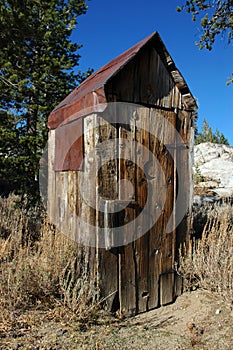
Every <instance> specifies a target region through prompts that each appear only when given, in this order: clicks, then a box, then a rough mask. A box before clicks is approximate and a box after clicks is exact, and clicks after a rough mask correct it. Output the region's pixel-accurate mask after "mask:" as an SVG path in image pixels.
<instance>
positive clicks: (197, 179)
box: [193, 164, 204, 185]
mask: <svg viewBox="0 0 233 350" xmlns="http://www.w3.org/2000/svg"><path fill="white" fill-rule="evenodd" d="M203 180H204V178H203V176H202V175H201V170H200V168H199V166H198V165H197V164H195V170H194V174H193V181H194V184H195V185H197V184H199V183H200V182H202V181H203Z"/></svg>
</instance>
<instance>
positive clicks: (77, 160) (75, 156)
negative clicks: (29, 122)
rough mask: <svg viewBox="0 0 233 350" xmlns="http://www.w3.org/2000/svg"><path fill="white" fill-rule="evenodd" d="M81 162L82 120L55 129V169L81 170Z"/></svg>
mask: <svg viewBox="0 0 233 350" xmlns="http://www.w3.org/2000/svg"><path fill="white" fill-rule="evenodd" d="M82 162H83V120H82V119H77V120H75V121H74V122H73V123H70V124H66V125H63V126H60V127H58V128H57V129H56V130H55V161H54V170H55V171H65V170H81V169H82Z"/></svg>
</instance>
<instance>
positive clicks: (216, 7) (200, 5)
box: [176, 0, 233, 85]
mask: <svg viewBox="0 0 233 350" xmlns="http://www.w3.org/2000/svg"><path fill="white" fill-rule="evenodd" d="M176 9H177V11H178V12H181V11H183V10H186V12H188V13H191V15H192V20H193V21H196V20H197V18H200V24H201V27H202V34H201V38H200V40H199V42H197V45H198V46H199V48H200V49H203V48H205V49H207V50H212V47H213V44H214V42H215V39H216V37H217V36H218V35H221V36H224V37H226V38H227V42H228V44H230V43H231V42H232V40H233V1H232V0H225V1H224V0H223V1H220V0H212V1H209V0H190V1H185V4H184V5H183V6H181V7H177V8H176ZM231 82H233V78H232V77H231V78H229V79H228V81H227V85H229V84H230V83H231Z"/></svg>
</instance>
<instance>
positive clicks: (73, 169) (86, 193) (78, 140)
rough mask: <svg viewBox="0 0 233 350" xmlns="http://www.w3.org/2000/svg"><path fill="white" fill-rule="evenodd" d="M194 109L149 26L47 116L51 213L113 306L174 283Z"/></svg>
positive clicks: (157, 299)
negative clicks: (144, 35)
mask: <svg viewBox="0 0 233 350" xmlns="http://www.w3.org/2000/svg"><path fill="white" fill-rule="evenodd" d="M58 88H59V87H58ZM196 109H197V106H196V102H195V99H194V98H193V96H192V94H191V92H190V90H189V88H188V86H187V84H186V82H185V80H184V78H183V77H182V75H181V74H180V72H179V71H178V69H177V68H176V66H175V63H174V61H173V60H172V58H171V56H170V55H169V53H168V51H167V49H166V48H165V46H164V44H163V42H162V40H161V38H160V36H159V34H158V33H157V32H156V33H153V34H152V35H150V36H149V37H147V38H146V39H144V40H142V41H141V42H139V43H138V44H137V45H135V46H134V47H132V48H130V49H129V50H128V51H126V52H124V53H123V54H122V55H120V56H119V57H117V58H115V59H114V60H113V61H111V62H110V63H108V64H107V65H105V66H104V67H102V68H101V69H99V70H98V71H97V72H95V73H94V74H92V75H91V76H90V77H88V78H87V79H86V80H85V81H84V82H83V83H82V84H81V85H80V86H78V87H77V88H76V89H75V90H74V91H73V92H72V93H71V94H70V95H68V96H67V98H65V99H64V100H63V101H62V102H61V103H60V104H59V105H58V107H57V108H55V110H54V111H53V112H52V113H51V115H50V117H49V123H48V125H49V141H48V156H49V158H48V159H49V168H48V171H49V172H48V213H49V216H50V218H51V220H52V221H53V222H54V223H55V224H56V225H58V227H59V228H60V229H61V231H62V232H63V233H65V234H67V235H70V236H71V237H72V238H73V239H75V240H76V241H77V242H78V244H79V245H80V251H82V253H80V254H84V256H83V260H82V263H85V264H86V267H87V268H88V271H89V273H90V278H93V279H94V280H95V281H96V285H97V286H98V288H99V290H100V297H101V298H105V305H106V306H107V307H108V309H110V310H117V309H120V310H121V311H122V312H124V313H125V314H126V315H134V314H136V313H139V312H144V311H147V310H150V309H153V308H155V307H158V306H160V305H165V304H167V303H170V302H172V301H173V300H174V298H175V297H176V295H178V294H179V293H180V292H181V284H180V280H179V279H178V277H177V276H176V272H175V266H176V262H177V255H178V249H179V246H180V244H181V243H185V242H187V241H188V240H189V226H190V225H189V224H190V210H191V201H192V186H191V176H192V174H191V168H192V138H193V132H192V126H193V121H194V118H195V113H196ZM81 247H84V248H81Z"/></svg>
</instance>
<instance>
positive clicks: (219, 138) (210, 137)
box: [195, 119, 229, 145]
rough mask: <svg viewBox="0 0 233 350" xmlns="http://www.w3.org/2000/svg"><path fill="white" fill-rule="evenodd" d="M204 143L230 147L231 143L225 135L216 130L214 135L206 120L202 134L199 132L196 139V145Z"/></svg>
mask: <svg viewBox="0 0 233 350" xmlns="http://www.w3.org/2000/svg"><path fill="white" fill-rule="evenodd" d="M202 142H212V143H220V144H224V145H229V142H228V140H227V139H226V137H225V136H224V135H223V133H220V132H219V131H218V129H216V130H215V133H214V132H213V131H212V128H211V127H210V126H209V124H208V123H207V121H206V120H205V119H204V121H203V126H202V132H200V133H199V132H197V133H196V137H195V144H196V145H198V144H199V143H202Z"/></svg>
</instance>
